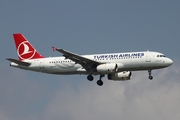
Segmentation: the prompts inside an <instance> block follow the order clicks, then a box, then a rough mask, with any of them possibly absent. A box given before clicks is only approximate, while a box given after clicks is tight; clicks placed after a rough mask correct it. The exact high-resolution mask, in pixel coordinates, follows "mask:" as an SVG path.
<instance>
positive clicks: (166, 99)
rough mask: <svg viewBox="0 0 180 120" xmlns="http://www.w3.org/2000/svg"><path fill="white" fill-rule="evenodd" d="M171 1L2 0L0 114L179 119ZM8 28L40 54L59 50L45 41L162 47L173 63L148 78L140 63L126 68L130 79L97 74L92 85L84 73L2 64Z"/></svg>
mask: <svg viewBox="0 0 180 120" xmlns="http://www.w3.org/2000/svg"><path fill="white" fill-rule="evenodd" d="M179 6H180V2H179V1H178V0H173V1H168V0H163V1H161V0H159V1H155V0H151V1H144V0H137V1H133V0H129V1H124V0H113V1H108V0H91V1H85V0H78V1H71V0H54V1H48V0H39V1H36V0H31V1H24V0H17V1H12V0H2V1H1V2H0V15H1V20H0V24H1V27H0V31H1V32H0V39H1V45H0V46H1V47H0V54H1V59H0V67H1V69H0V97H1V99H0V119H5V120H10V119H20V120H21V119H29V120H31V119H33V120H44V119H45V120H46V119H47V120H48V119H52V120H57V119H63V120H72V119H74V120H81V119H86V120H87V119H103V120H106V119H107V120H109V119H120V118H121V119H132V118H133V119H135V120H136V119H137V120H139V119H146V120H147V119H152V118H154V119H159V120H162V119H163V120H168V119H170V118H171V119H172V120H179V118H180V116H179V112H180V106H179V105H180V103H179V101H180V97H179V93H178V92H179V90H180V85H179V84H180V82H179V77H180V74H179V72H180V66H179V65H180V55H179V54H178V51H179V44H180V42H179V39H180V34H179V31H180V22H179V21H180V15H179V11H180V7H179ZM13 33H23V34H24V36H25V37H26V38H27V39H28V40H29V41H30V42H31V43H32V44H33V46H34V47H35V48H36V49H37V50H38V51H39V52H40V53H41V54H42V55H44V56H47V57H48V56H60V55H61V54H60V53H58V52H53V51H52V48H51V47H52V46H55V47H58V48H64V49H67V50H69V51H72V52H75V53H77V54H91V53H92V54H93V53H112V52H126V51H144V50H147V49H148V50H152V51H158V52H162V53H164V54H165V55H166V56H168V57H170V58H172V59H173V61H174V64H173V65H172V66H171V67H169V68H166V69H162V70H159V71H153V75H154V80H153V81H148V79H147V76H148V74H147V71H144V72H133V78H132V80H130V81H126V82H113V81H108V80H107V79H106V78H104V84H105V85H104V86H103V87H99V86H97V85H96V82H95V81H93V82H89V81H87V80H86V76H84V75H81V76H80V75H71V76H61V75H59V76H58V75H47V74H42V73H35V72H31V71H24V70H20V69H15V68H11V67H9V62H8V61H6V60H5V58H7V57H12V58H17V54H16V51H15V46H14V42H13V37H12V34H13ZM96 79H98V77H96ZM130 113H131V114H130ZM142 113H143V114H142ZM152 116H153V117H152Z"/></svg>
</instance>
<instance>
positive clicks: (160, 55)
mask: <svg viewBox="0 0 180 120" xmlns="http://www.w3.org/2000/svg"><path fill="white" fill-rule="evenodd" d="M157 57H166V56H165V55H157Z"/></svg>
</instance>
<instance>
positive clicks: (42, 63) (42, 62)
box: [39, 60, 44, 70]
mask: <svg viewBox="0 0 180 120" xmlns="http://www.w3.org/2000/svg"><path fill="white" fill-rule="evenodd" d="M39 68H40V69H41V70H44V61H42V60H40V61H39Z"/></svg>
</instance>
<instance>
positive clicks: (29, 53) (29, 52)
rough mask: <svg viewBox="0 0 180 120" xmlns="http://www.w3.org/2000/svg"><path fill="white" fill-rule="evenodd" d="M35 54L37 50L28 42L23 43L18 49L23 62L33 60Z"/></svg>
mask: <svg viewBox="0 0 180 120" xmlns="http://www.w3.org/2000/svg"><path fill="white" fill-rule="evenodd" d="M35 53H36V50H35V49H34V48H33V47H32V46H31V45H30V43H29V42H28V41H24V42H22V43H21V44H19V46H18V48H17V54H18V56H19V57H20V58H21V59H22V60H24V59H31V58H32V57H33V56H34V55H35Z"/></svg>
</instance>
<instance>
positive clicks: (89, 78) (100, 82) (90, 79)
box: [87, 74, 105, 86]
mask: <svg viewBox="0 0 180 120" xmlns="http://www.w3.org/2000/svg"><path fill="white" fill-rule="evenodd" d="M104 76H105V75H104V74H100V79H99V80H98V81H97V85H99V86H102V85H103V81H102V77H104ZM87 79H88V80H89V81H93V79H94V77H93V76H92V75H88V76H87Z"/></svg>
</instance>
